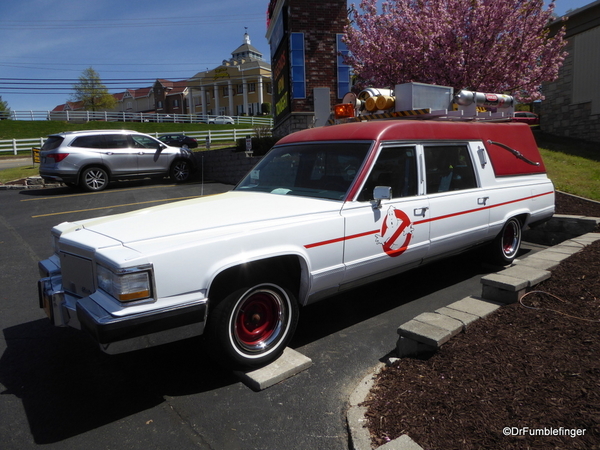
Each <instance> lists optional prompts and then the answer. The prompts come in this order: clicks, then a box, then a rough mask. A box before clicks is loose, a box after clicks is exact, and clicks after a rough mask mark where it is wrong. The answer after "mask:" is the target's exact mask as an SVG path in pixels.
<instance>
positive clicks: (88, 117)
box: [0, 111, 273, 126]
mask: <svg viewBox="0 0 600 450" xmlns="http://www.w3.org/2000/svg"><path fill="white" fill-rule="evenodd" d="M0 114H1V116H0V119H11V120H59V121H66V122H79V123H81V122H92V121H101V122H169V123H208V122H209V120H210V119H214V118H215V117H217V116H209V115H202V114H155V113H132V112H116V111H9V112H5V113H0ZM232 118H233V120H234V121H235V123H236V124H248V125H271V126H272V125H273V119H272V118H270V117H261V116H232Z"/></svg>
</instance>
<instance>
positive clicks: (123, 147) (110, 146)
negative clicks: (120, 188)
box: [102, 134, 138, 177]
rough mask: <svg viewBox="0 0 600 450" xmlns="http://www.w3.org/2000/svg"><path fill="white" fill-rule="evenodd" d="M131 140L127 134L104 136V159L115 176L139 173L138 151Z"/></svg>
mask: <svg viewBox="0 0 600 450" xmlns="http://www.w3.org/2000/svg"><path fill="white" fill-rule="evenodd" d="M129 142H130V141H129V139H128V136H127V135H126V134H107V135H105V136H104V144H103V151H102V160H103V161H104V164H105V165H106V166H107V167H108V168H109V170H110V172H111V174H112V175H113V176H115V177H119V176H125V175H129V174H134V173H137V170H138V161H137V153H136V152H135V150H134V149H132V148H131V146H130V145H129Z"/></svg>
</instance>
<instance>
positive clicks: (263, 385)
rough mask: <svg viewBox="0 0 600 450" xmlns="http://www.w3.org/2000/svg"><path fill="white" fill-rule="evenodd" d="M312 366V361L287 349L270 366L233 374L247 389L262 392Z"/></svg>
mask: <svg viewBox="0 0 600 450" xmlns="http://www.w3.org/2000/svg"><path fill="white" fill-rule="evenodd" d="M310 366H312V360H311V359H310V358H308V357H306V356H304V355H303V354H302V353H298V352H297V351H295V350H292V349H291V348H289V347H286V349H285V350H284V351H283V354H282V355H281V356H280V357H279V358H278V359H276V360H275V361H273V362H272V363H271V364H269V365H268V366H265V367H261V368H260V369H256V370H252V371H248V372H243V371H236V372H235V374H236V375H237V376H238V377H239V378H240V379H241V380H242V382H243V383H244V384H245V385H246V386H248V387H249V388H251V389H253V390H255V391H262V390H263V389H267V388H268V387H271V386H273V385H274V384H277V383H279V382H281V381H283V380H285V379H287V378H290V377H292V376H294V375H296V374H298V373H300V372H302V371H303V370H306V369H308V368H309V367H310Z"/></svg>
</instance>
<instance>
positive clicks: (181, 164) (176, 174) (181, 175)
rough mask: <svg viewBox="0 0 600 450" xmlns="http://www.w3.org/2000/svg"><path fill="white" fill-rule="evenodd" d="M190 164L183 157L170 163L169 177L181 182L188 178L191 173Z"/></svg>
mask: <svg viewBox="0 0 600 450" xmlns="http://www.w3.org/2000/svg"><path fill="white" fill-rule="evenodd" d="M191 170H192V167H191V164H190V162H189V161H186V160H185V159H180V160H177V161H175V162H174V163H173V164H171V169H170V171H169V175H170V177H171V179H172V180H173V181H174V182H176V183H183V182H184V181H187V180H188V179H189V178H190V175H191Z"/></svg>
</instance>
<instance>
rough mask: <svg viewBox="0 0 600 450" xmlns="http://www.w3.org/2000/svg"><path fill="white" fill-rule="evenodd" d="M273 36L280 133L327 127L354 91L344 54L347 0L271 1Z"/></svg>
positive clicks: (275, 109) (275, 105) (270, 37)
mask: <svg viewBox="0 0 600 450" xmlns="http://www.w3.org/2000/svg"><path fill="white" fill-rule="evenodd" d="M268 18H269V24H268V30H267V39H268V41H269V45H270V47H271V67H272V69H273V114H274V117H275V120H274V130H273V133H274V134H275V135H276V136H284V135H286V134H289V133H291V132H294V131H297V130H300V129H305V128H309V127H312V126H315V125H317V126H319V125H323V124H324V123H325V122H326V121H327V119H328V118H329V111H331V107H332V105H334V104H336V103H339V102H341V99H342V97H343V96H344V95H345V94H346V93H347V92H348V91H349V90H350V67H349V66H347V65H345V64H344V63H343V60H342V59H343V58H342V56H340V53H342V54H343V53H344V52H347V50H346V46H345V44H344V43H343V42H342V36H343V33H344V27H345V26H346V24H347V22H348V8H347V4H346V0H329V1H327V0H325V1H315V0H271V2H270V4H269V10H268Z"/></svg>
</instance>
